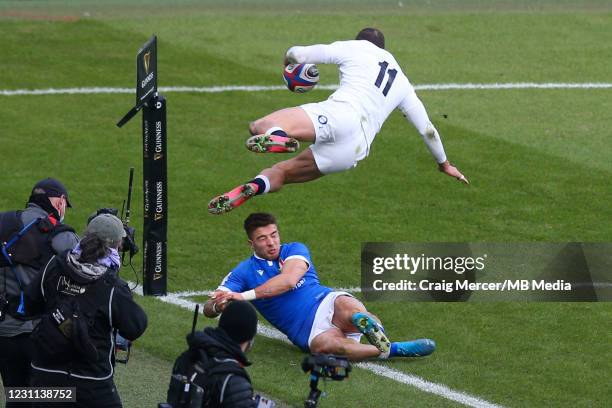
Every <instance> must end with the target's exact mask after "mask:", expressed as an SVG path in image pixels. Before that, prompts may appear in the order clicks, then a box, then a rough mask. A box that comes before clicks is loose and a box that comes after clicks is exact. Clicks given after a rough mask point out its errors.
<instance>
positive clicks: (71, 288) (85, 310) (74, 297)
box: [32, 269, 117, 364]
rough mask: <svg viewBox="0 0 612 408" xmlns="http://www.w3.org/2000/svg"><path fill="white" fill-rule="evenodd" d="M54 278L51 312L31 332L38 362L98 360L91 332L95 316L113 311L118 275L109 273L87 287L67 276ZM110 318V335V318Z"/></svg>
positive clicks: (110, 327) (59, 362)
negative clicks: (114, 291)
mask: <svg viewBox="0 0 612 408" xmlns="http://www.w3.org/2000/svg"><path fill="white" fill-rule="evenodd" d="M46 272H47V270H46V269H45V270H44V271H43V272H42V273H43V280H44V279H45V276H44V274H46ZM52 279H53V282H54V287H53V292H54V293H53V294H49V295H51V298H52V299H53V302H54V303H53V304H52V307H51V309H50V310H46V311H45V313H43V314H42V316H41V319H40V323H39V324H38V326H36V328H35V329H34V332H33V333H32V340H33V342H34V344H35V345H36V350H35V354H36V356H37V359H40V360H41V361H44V362H46V363H51V364H63V363H66V362H69V361H74V360H80V361H86V362H88V363H94V362H96V361H98V359H99V358H100V357H102V356H99V354H98V350H97V348H96V346H95V345H94V344H93V342H92V339H91V337H90V330H91V328H93V327H94V325H95V319H96V316H98V315H99V314H106V313H105V311H108V310H110V309H109V308H110V301H111V292H112V290H113V287H114V285H115V282H116V279H117V277H116V275H114V274H112V273H110V272H107V273H106V274H105V275H104V276H102V277H100V278H99V279H97V280H96V281H94V282H91V283H85V284H81V283H77V282H75V281H73V280H71V279H70V278H69V277H68V276H66V275H64V274H59V275H58V276H57V278H56V277H55V276H54V277H52ZM56 279H57V282H55V280H56ZM45 296H47V295H45ZM49 300H50V299H47V301H49ZM108 319H109V322H108V324H109V327H108V328H109V330H110V332H109V334H110V333H111V332H112V323H111V318H110V316H109V317H108Z"/></svg>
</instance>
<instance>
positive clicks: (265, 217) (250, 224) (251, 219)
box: [244, 213, 278, 238]
mask: <svg viewBox="0 0 612 408" xmlns="http://www.w3.org/2000/svg"><path fill="white" fill-rule="evenodd" d="M270 224H274V225H278V224H277V223H276V218H274V216H273V215H272V214H268V213H253V214H251V215H249V216H248V217H247V218H246V220H244V230H245V231H246V234H247V237H249V238H251V234H252V233H253V231H255V230H256V229H257V228H259V227H265V226H266V225H270Z"/></svg>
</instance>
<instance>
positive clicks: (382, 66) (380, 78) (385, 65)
mask: <svg viewBox="0 0 612 408" xmlns="http://www.w3.org/2000/svg"><path fill="white" fill-rule="evenodd" d="M378 65H380V71H379V72H378V77H376V82H374V85H376V87H377V88H380V85H382V81H383V79H385V73H386V72H388V73H389V79H388V80H387V84H386V85H385V87H384V88H383V91H382V93H383V95H384V96H387V94H388V93H389V89H391V85H393V81H394V80H395V75H397V70H396V69H390V70H388V71H387V68H388V67H389V63H388V62H387V61H382V62H379V63H378Z"/></svg>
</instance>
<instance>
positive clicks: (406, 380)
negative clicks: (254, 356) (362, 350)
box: [128, 282, 502, 408]
mask: <svg viewBox="0 0 612 408" xmlns="http://www.w3.org/2000/svg"><path fill="white" fill-rule="evenodd" d="M128 284H129V285H130V287H132V288H134V287H135V289H134V292H136V293H137V294H139V295H142V286H140V285H135V284H134V283H133V282H128ZM359 289H360V288H356V287H353V288H335V289H334V290H344V291H346V292H358V291H360V290H359ZM210 293H212V291H210V290H201V291H184V292H175V293H169V294H167V295H166V296H158V297H156V299H159V300H161V301H162V302H165V303H170V304H173V305H176V306H180V307H182V308H184V309H187V310H190V311H193V310H195V306H196V303H195V302H192V301H191V300H189V299H185V297H192V296H204V295H208V294H210ZM257 333H259V334H260V335H262V336H264V337H268V338H272V339H276V340H280V341H283V342H285V343H288V344H291V342H290V341H289V339H288V338H287V336H285V335H284V334H282V333H281V332H280V331H278V330H276V329H275V328H272V327H269V326H266V325H264V324H262V323H260V324H259V325H258V326H257ZM356 366H357V367H359V368H361V369H363V370H368V371H371V372H373V373H374V374H376V375H379V376H381V377H386V378H389V379H391V380H394V381H397V382H400V383H402V384H406V385H410V386H413V387H415V388H418V389H419V390H421V391H424V392H428V393H430V394H435V395H438V396H440V397H442V398H446V399H448V400H451V401H455V402H458V403H460V404H463V405H466V406H468V407H474V408H502V406H501V405H498V404H494V403H492V402H489V401H486V400H483V399H481V398H478V397H475V396H473V395H469V394H466V393H464V392H461V391H455V390H453V389H451V388H449V387H447V386H446V385H442V384H437V383H434V382H430V381H427V380H425V379H423V378H421V377H418V376H416V375H412V374H407V373H403V372H401V371H399V370H394V369H393V368H389V367H386V366H384V365H381V364H377V363H357V364H356Z"/></svg>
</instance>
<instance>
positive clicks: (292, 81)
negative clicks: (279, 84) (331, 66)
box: [283, 64, 319, 93]
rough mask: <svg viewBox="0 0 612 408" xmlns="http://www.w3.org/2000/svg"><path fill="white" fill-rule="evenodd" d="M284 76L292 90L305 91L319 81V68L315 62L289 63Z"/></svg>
mask: <svg viewBox="0 0 612 408" xmlns="http://www.w3.org/2000/svg"><path fill="white" fill-rule="evenodd" d="M283 78H284V79H285V83H286V84H287V88H289V90H290V91H292V92H297V93H304V92H308V91H310V90H311V89H312V88H314V87H315V86H316V85H317V84H318V83H319V70H318V69H317V66H316V65H315V64H289V65H287V66H286V67H285V71H284V72H283Z"/></svg>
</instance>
